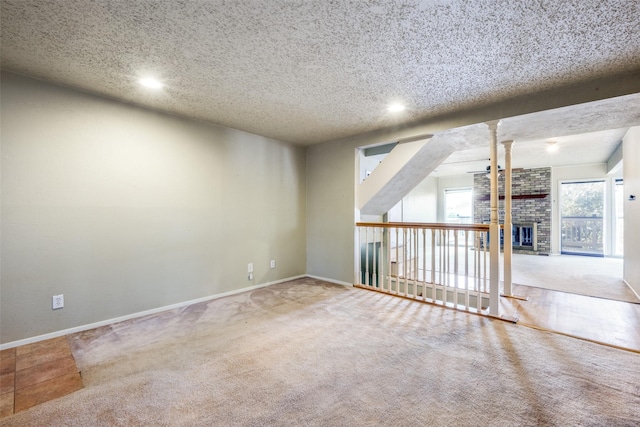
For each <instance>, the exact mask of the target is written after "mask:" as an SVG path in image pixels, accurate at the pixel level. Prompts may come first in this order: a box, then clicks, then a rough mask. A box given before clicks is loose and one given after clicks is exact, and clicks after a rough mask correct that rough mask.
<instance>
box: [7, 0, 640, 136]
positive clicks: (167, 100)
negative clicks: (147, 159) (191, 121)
mask: <svg viewBox="0 0 640 427" xmlns="http://www.w3.org/2000/svg"><path fill="white" fill-rule="evenodd" d="M1 12H2V13H1V15H2V17H1V19H2V21H1V27H2V58H1V60H2V67H3V68H5V69H8V70H11V71H14V72H18V73H21V74H25V75H30V76H34V77H37V78H41V79H44V80H50V81H54V82H57V83H61V84H64V85H68V86H72V87H76V88H79V89H82V90H86V91H90V92H94V93H98V94H102V95H105V96H108V97H112V98H116V99H120V100H124V101H127V102H132V103H136V104H140V105H143V106H147V107H151V108H154V109H158V110H162V111H166V112H170V113H173V114H178V115H181V116H186V117H191V118H195V119H200V120H205V121H209V122H213V123H216V124H220V125H224V126H228V127H232V128H237V129H241V130H245V131H248V132H252V133H256V134H259V135H263V136H267V137H271V138H276V139H279V140H283V141H288V142H292V143H295V144H303V145H304V144H312V143H317V142H323V141H328V140H333V139H337V138H341V137H346V136H350V135H355V134H360V133H363V132H367V131H371V130H375V129H380V128H385V127H389V126H394V125H396V124H399V123H407V122H414V121H417V120H423V119H427V118H430V117H435V116H439V115H442V114H445V113H448V112H451V111H455V110H459V109H466V108H472V107H476V106H481V105H485V104H487V103H490V102H497V101H501V100H505V99H509V98H512V97H516V96H522V95H525V94H528V93H532V92H535V91H539V90H543V89H553V88H557V87H561V86H566V85H569V84H571V83H573V82H578V81H583V80H586V79H592V78H599V77H602V76H606V75H612V74H616V73H621V72H627V71H629V70H636V69H639V68H640V27H639V22H640V2H638V1H637V0H629V1H624V0H619V1H602V0H571V1H569V0H562V1H561V0H549V1H545V0H536V1H533V0H532V1H520V0H503V1H488V0H461V1H457V0H422V1H418V0H415V1H389V0H369V1H364V0H353V1H281V0H234V1H221V0H207V1H204V0H100V1H90V0H2V11H1ZM143 76H156V77H157V78H159V79H161V80H162V81H163V82H164V83H165V84H166V86H165V87H164V88H163V89H162V90H160V91H158V92H152V91H149V90H147V89H144V88H142V87H140V86H139V85H138V84H137V80H138V79H139V78H140V77H143ZM394 101H399V102H403V103H405V104H406V105H407V110H405V111H404V112H402V113H401V114H398V115H395V116H394V115H391V114H389V113H388V112H387V111H386V107H387V106H388V105H389V103H391V102H394Z"/></svg>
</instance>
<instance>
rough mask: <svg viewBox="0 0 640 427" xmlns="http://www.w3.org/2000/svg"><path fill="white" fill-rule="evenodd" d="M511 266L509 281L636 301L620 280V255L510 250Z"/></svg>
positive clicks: (638, 301) (637, 300) (555, 289)
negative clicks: (549, 253)
mask: <svg viewBox="0 0 640 427" xmlns="http://www.w3.org/2000/svg"><path fill="white" fill-rule="evenodd" d="M501 260H503V258H501ZM512 268H513V283H517V284H520V285H526V286H535V287H538V288H545V289H551V290H554V291H560V292H569V293H573V294H580V295H586V296H590V297H598V298H606V299H612V300H616V301H626V302H634V303H640V299H638V297H637V296H636V295H635V294H634V293H633V291H632V290H631V289H630V288H629V286H627V285H626V284H625V283H624V282H623V281H622V259H620V258H598V257H586V256H576V255H558V256H538V255H523V254H514V255H513V259H512Z"/></svg>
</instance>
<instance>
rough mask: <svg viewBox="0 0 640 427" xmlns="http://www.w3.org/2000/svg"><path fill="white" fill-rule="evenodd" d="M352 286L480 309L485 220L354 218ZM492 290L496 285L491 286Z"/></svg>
mask: <svg viewBox="0 0 640 427" xmlns="http://www.w3.org/2000/svg"><path fill="white" fill-rule="evenodd" d="M356 227H357V235H358V241H359V248H360V256H359V257H358V258H359V262H358V267H357V273H356V278H355V284H356V286H359V287H363V288H367V289H373V290H377V291H381V292H385V293H390V294H395V295H400V296H403V297H407V298H412V299H417V300H422V301H425V302H430V303H433V304H439V305H445V306H448V307H451V308H457V309H463V310H467V311H472V312H477V313H482V312H483V311H484V310H486V309H487V306H488V304H489V293H490V289H489V288H490V280H489V277H490V275H489V265H490V263H489V248H488V247H487V246H488V245H485V244H483V242H487V241H488V232H489V225H488V224H424V223H357V224H356ZM496 292H497V290H496Z"/></svg>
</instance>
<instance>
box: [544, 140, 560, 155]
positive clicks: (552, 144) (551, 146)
mask: <svg viewBox="0 0 640 427" xmlns="http://www.w3.org/2000/svg"><path fill="white" fill-rule="evenodd" d="M547 151H548V152H549V153H553V152H554V151H558V146H557V145H556V141H547Z"/></svg>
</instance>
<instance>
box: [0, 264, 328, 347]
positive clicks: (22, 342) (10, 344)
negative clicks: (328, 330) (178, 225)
mask: <svg viewBox="0 0 640 427" xmlns="http://www.w3.org/2000/svg"><path fill="white" fill-rule="evenodd" d="M303 277H307V276H306V275H305V274H301V275H299V276H293V277H288V278H286V279H280V280H276V281H273V282H268V283H262V284H260V285H253V286H247V287H246V288H241V289H236V290H233V291H228V292H223V293H221V294H215V295H209V296H206V297H202V298H196V299H192V300H189V301H183V302H179V303H176V304H171V305H165V306H163V307H158V308H152V309H150V310H145V311H140V312H137V313H132V314H127V315H125V316H120V317H114V318H113V319H107V320H102V321H100V322H95V323H89V324H88V325H81V326H75V327H73V328H69V329H63V330H61V331H55V332H50V333H48V334H43V335H37V336H35V337H31V338H25V339H21V340H18V341H11V342H8V343H5V344H0V350H6V349H8V348H13V347H19V346H21V345H26V344H32V343H34V342H38V341H44V340H49V339H52V338H58V337H62V336H65V335H69V334H75V333H77V332H83V331H88V330H89V329H95V328H99V327H101V326H106V325H112V324H114V323H118V322H124V321H125V320H130V319H135V318H137V317H142V316H148V315H149V314H155V313H160V312H162V311H167V310H173V309H174V308H180V307H185V306H187V305H191V304H197V303H200V302H205V301H211V300H214V299H218V298H222V297H227V296H230V295H235V294H239V293H242V292H247V291H252V290H254V289H259V288H264V287H266V286H271V285H275V284H277V283H284V282H288V281H290V280H295V279H301V278H303ZM323 280H325V279H323Z"/></svg>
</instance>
